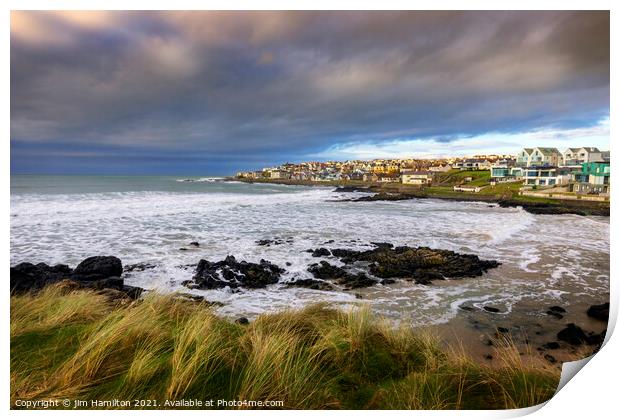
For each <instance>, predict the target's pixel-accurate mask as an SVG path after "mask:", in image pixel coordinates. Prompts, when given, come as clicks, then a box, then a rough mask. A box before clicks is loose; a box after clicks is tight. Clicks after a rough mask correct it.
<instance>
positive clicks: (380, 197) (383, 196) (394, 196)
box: [342, 192, 418, 202]
mask: <svg viewBox="0 0 620 420" xmlns="http://www.w3.org/2000/svg"><path fill="white" fill-rule="evenodd" d="M412 198H418V197H416V196H415V195H412V194H404V193H386V192H379V193H377V194H375V195H369V196H364V197H357V198H350V199H345V200H342V201H354V202H363V201H402V200H411V199H412Z"/></svg>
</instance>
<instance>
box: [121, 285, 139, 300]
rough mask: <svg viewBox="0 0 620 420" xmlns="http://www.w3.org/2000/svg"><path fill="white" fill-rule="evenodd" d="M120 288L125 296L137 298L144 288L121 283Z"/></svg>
mask: <svg viewBox="0 0 620 420" xmlns="http://www.w3.org/2000/svg"><path fill="white" fill-rule="evenodd" d="M120 290H121V291H122V292H125V293H126V294H127V296H129V297H130V298H132V299H138V298H139V297H140V296H141V295H142V292H144V289H143V288H141V287H137V286H127V285H123V286H122V287H121V288H120Z"/></svg>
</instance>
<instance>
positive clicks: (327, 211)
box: [10, 175, 610, 326]
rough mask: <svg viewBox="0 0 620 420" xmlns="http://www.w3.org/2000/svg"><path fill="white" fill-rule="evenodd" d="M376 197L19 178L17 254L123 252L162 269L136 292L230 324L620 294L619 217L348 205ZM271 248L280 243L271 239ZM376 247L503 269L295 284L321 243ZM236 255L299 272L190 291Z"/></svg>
mask: <svg viewBox="0 0 620 420" xmlns="http://www.w3.org/2000/svg"><path fill="white" fill-rule="evenodd" d="M365 194H366V193H360V192H335V191H334V187H327V186H326V187H308V186H289V185H275V184H258V183H255V184H248V183H242V182H235V181H228V180H226V179H224V178H222V177H209V176H204V177H199V176H194V177H175V176H40V175H36V176H35V175H14V176H12V177H11V200H10V202H11V208H10V211H11V213H10V221H11V234H10V236H11V247H10V253H11V255H10V260H11V265H14V264H18V263H20V262H32V263H38V262H45V263H47V264H58V263H63V264H69V265H70V266H72V267H74V266H75V265H77V264H78V263H79V262H80V261H82V260H83V259H85V258H87V257H89V256H93V255H115V256H117V257H119V258H120V259H121V260H122V262H123V264H124V265H129V264H137V263H141V264H148V266H149V267H150V268H148V269H146V270H144V271H141V272H137V271H136V272H131V273H126V274H125V281H126V283H127V284H130V285H135V286H140V287H143V288H145V289H147V290H149V291H158V292H164V293H173V292H183V293H192V294H197V295H202V296H204V297H205V298H206V299H207V300H209V301H217V302H221V303H222V304H223V306H221V307H219V308H218V309H217V311H218V312H219V313H220V314H221V315H222V316H227V317H238V316H246V317H249V318H252V317H255V316H257V315H258V314H261V313H264V312H269V311H275V310H282V309H290V308H299V307H302V306H304V305H307V304H310V303H314V302H329V303H332V304H334V305H336V306H339V307H343V308H346V307H350V306H353V305H359V304H368V305H370V306H371V308H372V310H373V311H375V312H376V313H378V314H380V315H381V316H384V317H386V318H388V319H392V320H398V321H399V322H402V321H406V322H408V323H411V324H412V325H416V326H423V325H436V324H442V323H447V322H449V321H450V320H451V319H453V318H454V317H456V316H457V314H458V313H459V311H461V309H460V307H463V306H468V307H470V308H478V309H482V308H484V306H493V307H495V308H498V309H499V310H500V314H505V315H509V314H510V313H511V311H512V310H513V308H514V307H515V305H518V304H519V302H522V301H528V302H530V304H529V305H528V308H540V311H541V313H542V312H544V308H545V307H546V306H549V305H560V306H563V307H565V308H569V309H570V307H571V305H572V306H575V307H582V306H583V305H586V304H593V303H600V302H602V301H605V299H608V293H609V273H610V261H609V260H610V253H609V218H608V217H583V216H577V215H535V214H530V213H527V212H525V211H524V210H523V209H521V208H501V207H499V206H497V205H495V204H489V203H483V202H457V201H444V200H436V199H412V200H406V201H392V202H381V201H374V202H350V201H340V200H343V199H347V198H353V197H359V196H363V195H365ZM261 240H275V243H273V244H271V245H270V246H265V245H259V243H258V241H261ZM191 242H198V243H199V244H200V246H199V247H194V246H191V245H190V243H191ZM371 242H390V243H392V244H394V245H395V246H399V245H407V246H412V247H417V246H428V247H431V248H441V249H448V250H453V251H456V252H460V253H473V254H477V255H479V256H480V257H481V258H484V259H495V260H498V261H500V262H501V263H502V265H501V266H500V267H498V268H496V269H492V270H490V271H489V272H488V273H486V274H485V275H483V276H481V277H476V278H467V279H459V280H451V279H448V280H443V281H435V282H433V284H432V285H430V286H424V285H417V284H414V283H412V282H408V281H404V280H403V281H398V282H396V283H395V284H390V285H377V286H374V287H370V288H365V289H357V290H351V291H344V290H337V291H317V290H310V289H304V288H288V287H286V284H285V283H286V282H287V281H290V280H293V279H296V278H297V279H302V278H310V277H312V275H311V274H310V273H309V272H308V271H307V268H308V265H309V264H312V263H314V262H318V261H319V260H320V259H318V258H314V257H312V255H311V254H310V253H309V252H307V250H308V249H313V248H317V247H327V248H349V249H370V248H372V247H373V245H372V244H371ZM228 255H234V256H235V257H236V258H237V259H238V260H246V261H249V262H258V261H260V259H266V260H269V261H271V262H272V263H275V264H277V265H278V266H280V267H282V268H284V269H286V272H285V273H284V274H283V275H282V278H281V280H280V283H278V284H275V285H271V286H269V287H267V288H266V289H258V290H242V291H239V292H233V291H231V290H229V289H220V290H208V291H201V290H190V289H187V288H186V287H184V286H183V285H182V282H183V281H184V280H189V279H191V277H192V275H193V267H192V265H194V264H196V263H197V262H198V261H199V260H200V259H207V260H209V261H219V260H222V259H224V258H225V257H226V256H228ZM323 259H325V257H323ZM327 260H329V261H330V262H331V263H332V264H334V265H341V263H340V262H339V261H338V260H336V259H332V258H330V257H328V258H327ZM531 302H535V303H536V304H535V305H532V304H531ZM541 316H543V315H541Z"/></svg>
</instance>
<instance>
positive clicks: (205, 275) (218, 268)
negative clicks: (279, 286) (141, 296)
mask: <svg viewBox="0 0 620 420" xmlns="http://www.w3.org/2000/svg"><path fill="white" fill-rule="evenodd" d="M283 272H284V270H283V269H281V268H280V267H278V266H277V265H275V264H272V263H270V262H269V261H266V260H260V262H259V263H258V264H256V263H250V262H246V261H237V260H236V258H235V257H234V256H232V255H229V256H227V257H226V258H225V259H224V260H223V261H218V262H210V261H207V260H200V261H199V262H198V265H197V267H196V273H195V274H194V277H193V278H192V280H191V281H185V282H183V285H184V286H186V287H189V288H190V289H219V288H222V287H226V286H230V287H231V288H237V287H240V286H242V287H246V288H248V289H258V288H264V287H267V285H269V284H274V283H277V282H278V280H280V274H281V273H283Z"/></svg>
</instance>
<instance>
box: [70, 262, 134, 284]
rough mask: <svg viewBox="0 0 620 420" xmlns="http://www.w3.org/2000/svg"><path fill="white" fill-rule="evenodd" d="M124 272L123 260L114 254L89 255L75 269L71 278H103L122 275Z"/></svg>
mask: <svg viewBox="0 0 620 420" xmlns="http://www.w3.org/2000/svg"><path fill="white" fill-rule="evenodd" d="M122 273H123V264H122V263H121V260H120V259H118V258H117V257H113V256H96V257H88V258H86V259H85V260H84V261H82V262H81V263H79V264H78V266H77V267H75V270H73V274H72V275H71V278H72V279H73V280H76V281H80V282H82V281H94V280H102V279H106V278H108V277H120V276H121V274H122Z"/></svg>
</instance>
